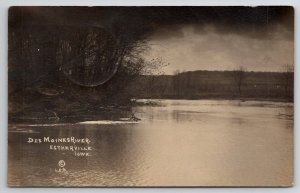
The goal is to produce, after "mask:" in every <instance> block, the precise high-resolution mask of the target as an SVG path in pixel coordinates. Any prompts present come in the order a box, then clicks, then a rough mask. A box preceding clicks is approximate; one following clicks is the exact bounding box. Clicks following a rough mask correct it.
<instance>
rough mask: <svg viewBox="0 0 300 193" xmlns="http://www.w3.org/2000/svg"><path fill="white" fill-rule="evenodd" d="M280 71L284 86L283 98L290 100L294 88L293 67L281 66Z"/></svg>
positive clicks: (289, 65) (288, 65)
mask: <svg viewBox="0 0 300 193" xmlns="http://www.w3.org/2000/svg"><path fill="white" fill-rule="evenodd" d="M282 71H283V74H282V82H283V85H284V93H285V97H286V98H292V97H293V87H294V65H291V64H285V65H283V66H282Z"/></svg>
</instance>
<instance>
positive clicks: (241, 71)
mask: <svg viewBox="0 0 300 193" xmlns="http://www.w3.org/2000/svg"><path fill="white" fill-rule="evenodd" d="M245 72H246V68H245V67H243V66H239V67H238V69H237V70H234V71H233V72H232V76H233V80H234V83H235V84H236V86H237V89H238V94H239V96H241V94H242V85H243V83H244V81H245V78H246V73H245Z"/></svg>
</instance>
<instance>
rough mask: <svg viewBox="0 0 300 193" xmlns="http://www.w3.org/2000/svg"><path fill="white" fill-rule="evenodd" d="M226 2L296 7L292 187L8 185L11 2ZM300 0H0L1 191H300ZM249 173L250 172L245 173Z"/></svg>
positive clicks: (149, 4) (95, 4)
mask: <svg viewBox="0 0 300 193" xmlns="http://www.w3.org/2000/svg"><path fill="white" fill-rule="evenodd" d="M17 5H19V6H21V5H23V6H26V5H27V6H34V5H35V6H38V5H43V6H47V5H49V6H50V5H53V6H54V5H56V6H109V5H110V6H153V5H160V6H170V5H173V6H180V5H197V6H221V5H223V6H226V5H228V6H229V5H231V6H234V5H246V6H258V5H291V6H294V7H295V21H296V22H295V27H296V28H295V64H296V66H295V128H294V131H295V138H294V142H295V183H294V184H295V185H294V187H292V188H8V187H7V180H6V172H7V13H8V7H10V6H17ZM299 12H300V1H299V0H298V1H297V0H294V1H293V0H248V1H247V0H222V1H220V0H198V1H197V0H172V1H168V0H110V1H109V0H23V1H22V0H1V1H0V89H1V92H0V93H1V95H0V107H1V108H0V163H1V164H0V192H1V193H6V192H8V193H11V192H22V193H29V192H30V193H35V192H38V193H39V192H54V191H55V192H70V191H72V192H74V193H77V192H109V193H115V192H124V193H127V192H165V193H169V192H178V193H181V192H191V193H192V192H193V193H196V192H199V191H201V192H205V193H207V192H216V193H218V192H225V193H226V192H228V193H229V192H230V193H231V192H251V193H252V192H270V193H276V192H284V193H285V192H295V193H296V192H298V193H299V192H300V176H299V173H300V170H299V169H300V168H299V164H297V163H300V159H299V156H300V152H299V151H300V142H299V141H300V132H299V131H297V130H298V128H299V121H298V120H300V115H299V112H300V109H299V108H300V107H299V104H298V103H299V100H300V98H299V94H300V93H299V91H300V77H299V73H300V68H299V61H300V59H299V56H300V51H299V49H297V48H298V46H299V41H300V38H299V35H300V34H299V24H300V18H299V17H300V13H299ZM245 175H247V174H245Z"/></svg>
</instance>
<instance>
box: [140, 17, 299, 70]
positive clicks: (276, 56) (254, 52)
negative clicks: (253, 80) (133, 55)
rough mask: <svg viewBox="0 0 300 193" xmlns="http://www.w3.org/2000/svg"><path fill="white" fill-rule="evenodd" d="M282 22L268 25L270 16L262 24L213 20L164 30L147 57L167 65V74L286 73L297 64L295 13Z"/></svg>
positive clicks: (153, 40) (156, 36) (157, 33)
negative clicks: (295, 52) (295, 56)
mask: <svg viewBox="0 0 300 193" xmlns="http://www.w3.org/2000/svg"><path fill="white" fill-rule="evenodd" d="M245 14H246V13H245ZM253 15H255V14H253ZM281 18H282V19H277V20H275V21H274V20H273V21H270V22H269V21H268V15H267V16H265V18H262V19H261V20H262V21H263V20H265V23H262V24H257V23H256V22H253V23H254V24H253V23H250V24H248V23H246V24H245V23H243V22H241V24H239V21H238V22H235V23H232V22H229V23H226V25H224V23H222V22H220V21H218V20H210V21H209V22H204V23H203V22H202V23H201V24H200V25H199V24H198V23H197V22H194V23H186V24H184V23H183V24H180V25H175V26H167V27H165V28H164V27H162V28H159V29H158V30H157V31H155V33H153V34H152V36H151V37H150V38H149V41H148V43H149V49H148V50H147V52H145V54H144V56H145V58H147V59H151V58H160V59H161V60H162V61H164V62H165V63H166V64H167V65H166V66H165V67H163V69H162V71H163V72H164V73H165V74H174V72H175V71H176V70H179V71H194V70H235V69H237V68H239V67H240V66H243V67H244V68H245V69H247V71H283V70H284V67H283V66H285V65H286V64H289V65H293V64H294V37H293V36H294V32H293V13H288V14H283V16H282V17H281Z"/></svg>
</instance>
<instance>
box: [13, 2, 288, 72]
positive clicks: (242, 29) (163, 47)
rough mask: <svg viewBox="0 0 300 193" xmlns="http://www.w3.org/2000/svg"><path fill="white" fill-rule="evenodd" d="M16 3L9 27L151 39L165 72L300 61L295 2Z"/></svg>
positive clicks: (151, 54)
mask: <svg viewBox="0 0 300 193" xmlns="http://www.w3.org/2000/svg"><path fill="white" fill-rule="evenodd" d="M19 9H20V8H18V7H15V8H13V9H10V13H11V14H10V17H9V26H10V27H13V26H18V25H19V23H25V24H26V23H29V24H38V25H44V26H48V27H49V26H52V25H55V27H56V26H64V25H68V26H81V27H84V26H87V27H98V28H99V27H100V28H103V29H105V30H107V31H108V32H109V33H111V34H112V36H114V37H115V38H116V39H118V38H120V37H119V36H120V33H118V31H120V30H121V32H122V33H121V36H122V38H124V37H125V39H127V40H130V42H139V41H144V40H146V42H147V45H148V47H149V49H147V50H146V51H145V52H144V53H143V57H144V58H146V60H151V59H155V58H159V59H160V60H161V61H163V62H164V63H165V64H167V65H165V66H164V67H163V68H162V69H161V71H163V72H164V73H165V74H173V73H174V71H177V70H180V71H194V70H221V71H223V70H234V69H237V68H239V67H240V66H243V67H244V68H245V69H247V70H248V71H282V70H283V66H286V65H287V64H288V65H293V64H294V10H293V8H292V7H289V6H258V7H243V6H228V7H226V6H217V7H213V6H208V7H205V6H202V7H201V6H200V7H196V6H195V7H189V6H187V7H184V6H183V7H180V6H178V7H26V8H24V7H23V8H22V10H19Z"/></svg>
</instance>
